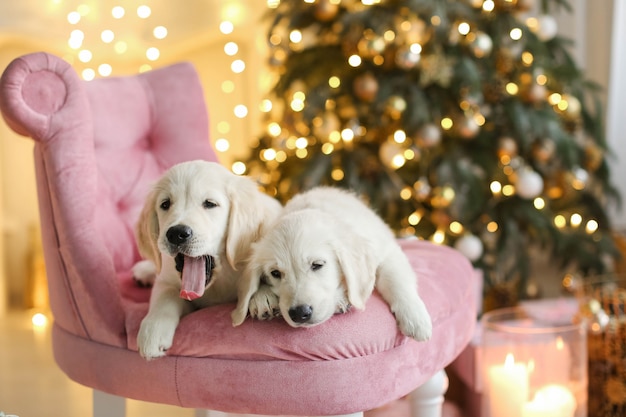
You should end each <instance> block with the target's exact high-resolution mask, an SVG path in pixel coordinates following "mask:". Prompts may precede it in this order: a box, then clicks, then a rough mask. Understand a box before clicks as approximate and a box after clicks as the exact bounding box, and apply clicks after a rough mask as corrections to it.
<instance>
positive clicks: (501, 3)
mask: <svg viewBox="0 0 626 417" xmlns="http://www.w3.org/2000/svg"><path fill="white" fill-rule="evenodd" d="M517 3H518V0H494V4H495V8H496V10H515V8H516V7H517Z"/></svg>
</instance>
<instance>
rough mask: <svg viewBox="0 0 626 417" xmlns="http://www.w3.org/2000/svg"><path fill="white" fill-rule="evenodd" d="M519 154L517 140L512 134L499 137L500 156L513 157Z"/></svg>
mask: <svg viewBox="0 0 626 417" xmlns="http://www.w3.org/2000/svg"><path fill="white" fill-rule="evenodd" d="M516 155H517V142H516V141H515V139H513V138H512V137H510V136H502V137H501V138H500V139H498V157H499V158H500V159H502V157H508V158H509V159H510V158H513V157H514V156H516Z"/></svg>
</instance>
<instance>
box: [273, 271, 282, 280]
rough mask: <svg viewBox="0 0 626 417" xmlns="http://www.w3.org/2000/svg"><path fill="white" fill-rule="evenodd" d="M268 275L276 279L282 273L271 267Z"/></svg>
mask: <svg viewBox="0 0 626 417" xmlns="http://www.w3.org/2000/svg"><path fill="white" fill-rule="evenodd" d="M270 275H271V276H272V277H274V278H276V279H281V278H282V276H283V274H281V273H280V271H279V270H278V269H272V270H271V271H270Z"/></svg>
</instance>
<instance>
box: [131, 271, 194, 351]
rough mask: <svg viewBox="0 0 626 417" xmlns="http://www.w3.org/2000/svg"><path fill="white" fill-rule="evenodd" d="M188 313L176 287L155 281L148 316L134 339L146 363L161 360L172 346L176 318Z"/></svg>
mask: <svg viewBox="0 0 626 417" xmlns="http://www.w3.org/2000/svg"><path fill="white" fill-rule="evenodd" d="M176 279H178V278H177V277H176ZM192 309H193V307H192V305H191V303H190V302H189V301H187V300H184V299H182V298H180V286H177V285H174V284H173V283H172V282H169V281H166V282H163V281H162V280H161V279H159V278H157V280H156V282H155V283H154V287H153V288H152V296H151V297H150V308H149V310H148V314H147V315H146V317H145V318H144V319H143V321H142V322H141V326H140V328H139V334H138V335H137V345H138V347H139V354H140V355H141V356H142V357H144V358H145V359H147V360H150V359H155V358H159V357H161V356H165V352H166V351H167V349H169V348H170V347H171V346H172V342H173V340H174V333H175V332H176V327H178V323H179V321H180V318H181V317H182V316H184V315H185V314H188V313H189V312H191V311H192Z"/></svg>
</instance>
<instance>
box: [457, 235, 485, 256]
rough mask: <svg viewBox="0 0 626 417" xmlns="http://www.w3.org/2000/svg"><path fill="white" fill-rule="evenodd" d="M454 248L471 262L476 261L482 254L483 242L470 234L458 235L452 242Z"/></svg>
mask: <svg viewBox="0 0 626 417" xmlns="http://www.w3.org/2000/svg"><path fill="white" fill-rule="evenodd" d="M454 248H455V249H456V250H458V251H459V252H461V253H462V254H463V255H465V257H466V258H467V259H469V260H470V261H471V262H474V261H477V260H478V259H480V257H481V256H482V255H483V242H482V241H481V240H480V239H479V238H478V237H477V236H474V235H471V234H467V235H464V236H462V237H460V238H459V239H458V240H457V241H456V243H455V244H454Z"/></svg>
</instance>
